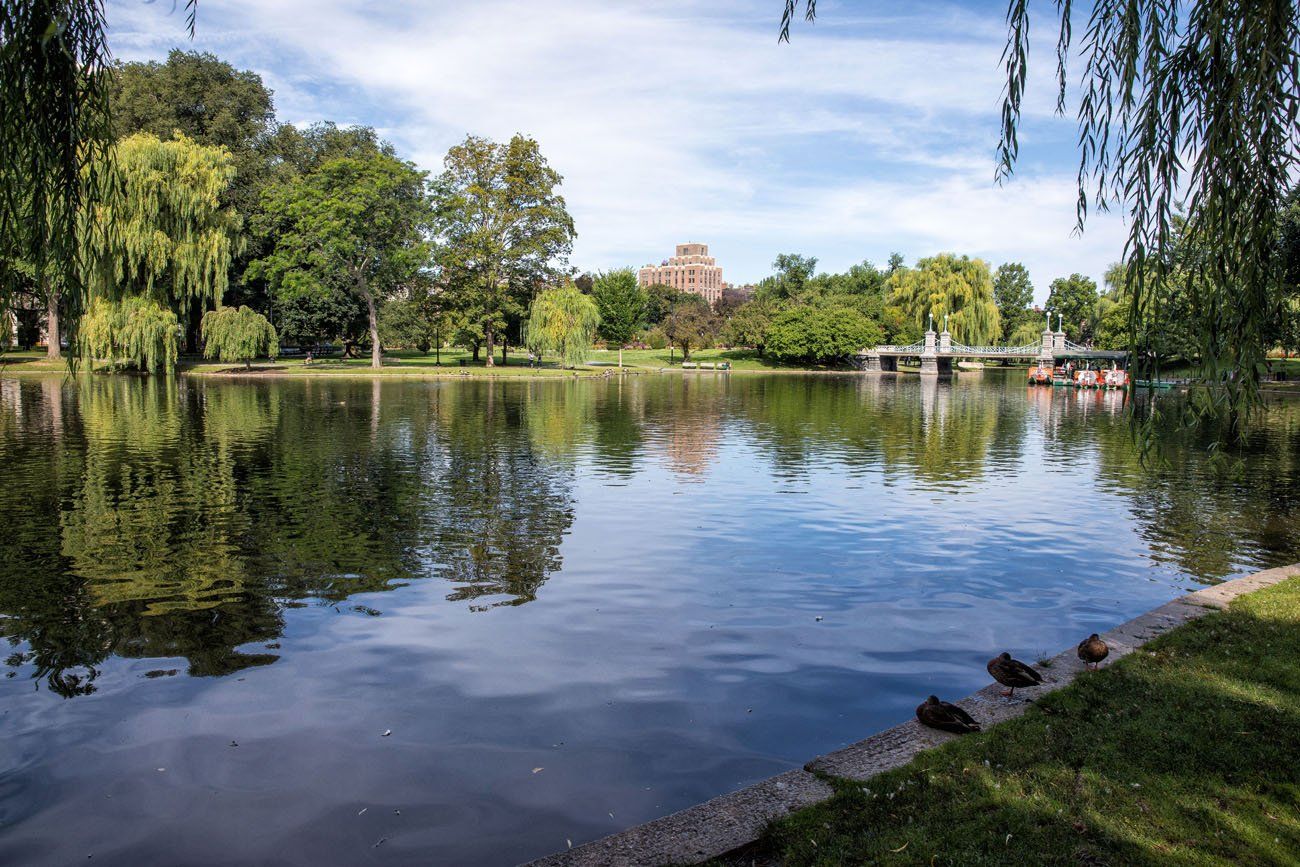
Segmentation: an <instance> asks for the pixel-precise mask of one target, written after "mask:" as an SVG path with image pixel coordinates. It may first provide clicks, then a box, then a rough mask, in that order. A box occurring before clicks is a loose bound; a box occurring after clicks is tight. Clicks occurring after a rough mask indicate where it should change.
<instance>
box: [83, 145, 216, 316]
mask: <svg viewBox="0 0 1300 867" xmlns="http://www.w3.org/2000/svg"><path fill="white" fill-rule="evenodd" d="M234 174H235V169H234V164H233V162H232V161H231V158H230V153H229V151H227V150H226V149H225V148H223V147H207V146H204V145H200V144H196V143H195V142H193V141H192V140H190V139H188V138H185V137H184V136H180V137H178V138H176V139H175V140H173V141H162V140H161V139H159V138H158V137H157V136H153V135H149V134H145V133H141V134H138V135H133V136H128V137H126V138H124V139H122V140H121V141H119V142H118V143H117V144H116V145H115V146H114V147H113V149H112V152H111V154H110V156H109V159H108V160H107V161H106V162H105V163H104V164H103V165H102V166H101V167H100V172H99V181H100V183H101V185H102V186H103V189H102V190H101V191H100V192H99V193H98V195H97V201H96V202H95V204H94V205H93V206H92V207H90V208H89V209H88V210H87V212H86V214H85V219H84V223H85V224H86V225H85V226H84V228H83V231H82V261H83V264H84V267H85V277H86V285H87V288H88V289H89V291H90V293H91V295H93V296H95V297H102V298H106V299H108V300H110V301H114V302H116V301H120V300H122V299H124V298H130V297H143V298H148V299H150V300H151V301H153V302H155V303H156V304H158V305H159V306H162V307H165V308H167V309H170V310H172V311H173V312H175V313H176V315H177V316H178V318H179V319H180V321H182V322H184V321H186V320H187V319H188V317H189V315H190V311H191V310H192V309H195V308H197V309H203V308H204V307H207V306H209V305H212V304H216V303H217V302H219V301H220V300H221V296H222V294H223V293H224V292H225V291H226V279H227V274H228V271H229V267H230V260H231V257H232V256H233V255H234V253H235V251H236V249H237V245H238V243H239V234H238V233H239V217H238V216H237V215H236V214H235V212H234V211H233V210H232V209H231V208H229V207H227V206H225V205H224V204H223V203H222V198H223V196H224V194H225V192H226V189H227V188H228V187H229V186H230V182H231V181H232V180H233V178H234Z"/></svg>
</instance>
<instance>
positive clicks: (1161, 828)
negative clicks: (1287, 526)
mask: <svg viewBox="0 0 1300 867" xmlns="http://www.w3.org/2000/svg"><path fill="white" fill-rule="evenodd" d="M918 696H919V697H920V693H918ZM918 700H919V698H918ZM834 785H835V786H836V790H837V794H836V795H835V797H833V798H832V799H831V800H829V801H827V802H826V803H825V804H822V805H819V806H815V807H811V808H809V809H806V810H803V811H800V812H798V813H795V814H793V815H792V816H791V817H789V818H788V819H785V820H782V821H781V822H779V823H777V824H775V825H774V826H773V827H772V828H771V829H770V830H769V832H768V834H767V836H766V837H765V838H764V840H762V841H761V843H760V844H759V846H758V848H756V850H755V851H754V852H753V853H745V856H744V857H740V856H737V857H735V858H734V859H733V862H732V863H737V864H741V863H743V864H749V863H751V861H756V862H757V863H760V864H767V863H789V864H837V865H838V864H874V863H877V862H880V863H890V864H893V863H904V864H924V865H930V864H936V865H938V864H944V865H949V864H960V865H972V864H1021V863H1024V864H1071V865H1100V864H1188V865H1193V864H1195V865H1201V864H1205V865H1210V864H1214V865H1228V864H1296V863H1300V578H1292V579H1290V580H1288V581H1285V582H1283V583H1281V584H1278V585H1276V586H1274V587H1272V588H1269V589H1265V590H1262V591H1259V592H1257V593H1254V594H1251V595H1249V596H1245V597H1242V598H1241V599H1239V600H1237V601H1236V602H1235V603H1234V604H1233V605H1232V607H1231V609H1230V610H1228V611H1227V612H1224V613H1216V614H1211V615H1209V616H1207V617H1205V618H1202V619H1201V620H1199V621H1196V622H1193V623H1190V624H1188V625H1185V626H1183V627H1181V628H1179V629H1176V630H1174V631H1173V632H1170V633H1168V634H1167V635H1165V636H1164V637H1162V638H1159V639H1157V640H1156V641H1153V642H1152V643H1151V644H1148V645H1147V646H1146V647H1145V648H1144V649H1143V650H1142V651H1139V652H1138V653H1135V654H1133V655H1131V656H1129V657H1127V658H1125V659H1123V660H1121V661H1119V662H1118V663H1116V664H1115V665H1114V666H1112V667H1110V668H1106V669H1103V670H1102V671H1100V672H1096V673H1092V674H1085V675H1083V676H1082V677H1081V678H1080V679H1079V680H1078V681H1076V682H1075V683H1074V684H1072V685H1071V686H1069V687H1067V688H1065V689H1063V690H1060V691H1059V692H1056V693H1053V694H1051V695H1049V696H1046V697H1044V698H1042V699H1041V700H1039V702H1038V703H1037V707H1036V708H1031V709H1030V710H1029V712H1028V713H1027V714H1026V715H1025V716H1023V717H1021V718H1019V719H1016V720H1012V721H1009V722H1007V723H1004V724H1002V725H1000V726H997V727H996V728H993V729H992V730H990V731H988V732H985V733H983V734H978V735H969V736H966V737H963V738H961V739H959V740H956V741H954V742H952V743H949V744H945V745H944V746H943V747H941V748H939V749H936V750H932V751H930V752H928V753H925V754H924V755H922V756H920V757H919V758H917V759H916V760H915V761H913V762H912V763H911V764H909V765H907V766H906V767H903V768H900V769H898V770H896V771H892V772H890V773H887V774H884V775H881V776H879V777H876V778H874V779H872V780H871V781H870V782H868V783H856V782H849V781H834Z"/></svg>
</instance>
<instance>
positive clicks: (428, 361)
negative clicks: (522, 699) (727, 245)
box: [0, 349, 850, 377]
mask: <svg viewBox="0 0 1300 867" xmlns="http://www.w3.org/2000/svg"><path fill="white" fill-rule="evenodd" d="M670 357H671V359H672V361H671V363H670V361H669V359H670ZM439 358H440V359H441V363H439ZM462 360H465V361H466V362H467V364H466V366H464V367H462V366H461V361H462ZM691 360H692V361H704V362H708V361H711V362H718V361H728V362H730V363H731V366H732V369H733V370H737V371H763V370H772V371H791V372H798V371H802V370H817V371H829V370H848V369H850V368H848V367H827V366H821V367H812V368H805V367H799V366H796V365H789V364H781V363H778V362H775V361H772V360H771V359H767V358H760V357H759V355H758V353H756V352H754V351H753V350H748V349H701V350H697V351H696V352H693V353H691ZM496 362H497V363H496V365H495V366H493V367H490V368H489V367H487V366H486V365H485V364H484V363H483V361H482V359H481V358H480V360H479V361H478V362H472V361H470V353H468V352H466V351H464V350H462V349H444V350H443V351H442V353H441V356H437V355H435V354H433V353H429V354H428V355H424V354H421V353H419V352H415V351H407V350H397V351H394V352H387V353H385V354H384V367H383V368H382V369H380V370H378V371H375V370H373V369H372V368H371V367H370V358H369V356H367V357H365V358H346V359H345V358H340V357H338V356H331V357H328V358H317V359H315V360H314V361H313V362H312V363H311V364H310V365H308V364H306V362H305V359H304V358H303V357H302V356H296V355H295V356H283V357H280V358H277V359H276V360H275V361H273V362H268V361H260V362H256V363H254V365H253V369H252V375H257V374H258V373H262V374H280V375H286V374H288V375H294V376H299V375H301V376H309V375H331V374H332V375H339V374H355V375H357V376H374V375H399V376H400V375H408V376H409V375H426V376H427V375H433V376H444V375H445V376H459V375H469V376H515V377H519V376H524V377H546V376H568V377H572V376H574V375H575V374H577V375H579V376H596V375H602V374H604V373H605V372H606V371H608V370H610V369H611V368H616V367H617V366H618V350H601V349H593V350H592V351H591V352H590V354H589V355H588V356H587V364H586V365H584V366H582V367H580V368H578V369H577V370H564V369H563V368H561V367H560V366H559V363H558V362H557V361H556V360H555V359H553V358H547V359H544V360H543V362H542V364H541V365H540V366H539V367H529V366H528V355H527V353H526V352H517V351H512V352H511V354H510V355H509V356H508V364H506V365H505V366H502V365H501V356H500V354H498V355H497V356H496ZM681 363H682V354H681V352H678V351H673V352H671V353H670V352H669V350H667V349H626V350H624V351H623V365H624V367H625V368H629V369H631V370H633V371H641V372H644V371H650V370H660V369H663V368H669V369H680V368H681ZM66 369H67V365H66V363H65V362H62V361H57V362H49V361H46V360H45V353H44V352H43V351H25V352H19V351H10V352H6V353H4V354H2V355H0V370H6V371H8V372H23V371H33V372H34V371H65V370H66ZM83 369H84V367H83ZM178 369H179V370H180V371H181V372H183V373H192V374H200V375H202V374H218V373H219V374H225V373H240V372H242V365H232V364H222V363H219V362H212V361H205V360H201V359H198V358H195V357H185V358H182V359H181V360H180V362H179V364H178Z"/></svg>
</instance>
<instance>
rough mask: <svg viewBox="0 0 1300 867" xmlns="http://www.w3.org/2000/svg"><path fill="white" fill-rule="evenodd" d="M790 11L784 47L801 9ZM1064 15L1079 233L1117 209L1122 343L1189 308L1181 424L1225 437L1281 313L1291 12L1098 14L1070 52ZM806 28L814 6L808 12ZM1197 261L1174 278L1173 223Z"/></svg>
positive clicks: (1223, 1)
mask: <svg viewBox="0 0 1300 867" xmlns="http://www.w3.org/2000/svg"><path fill="white" fill-rule="evenodd" d="M798 5H799V4H798V2H797V0H786V2H785V9H784V14H783V16H782V21H781V36H780V38H781V39H782V40H787V39H788V38H789V27H790V23H791V21H792V20H793V17H794V15H795V12H796V10H797V7H798ZM1029 5H1030V4H1029V0H1010V2H1009V4H1008V7H1007V18H1006V20H1007V44H1006V49H1005V51H1004V52H1003V55H1002V63H1003V65H1004V67H1005V71H1006V87H1005V90H1004V92H1003V106H1002V134H1001V140H1000V144H999V147H998V166H997V177H998V179H999V180H1001V179H1004V178H1006V177H1007V176H1009V175H1010V174H1011V173H1012V171H1013V169H1014V167H1015V163H1016V160H1017V158H1018V156H1019V141H1018V138H1017V132H1018V130H1019V127H1020V120H1021V105H1022V102H1023V99H1024V95H1025V88H1026V81H1027V71H1028V57H1029V46H1030V11H1029ZM1075 6H1076V4H1074V3H1072V2H1071V0H1057V3H1056V22H1055V23H1056V24H1057V36H1056V85H1057V110H1058V112H1061V113H1063V112H1064V111H1065V107H1066V103H1067V99H1068V97H1069V96H1070V90H1071V87H1070V83H1069V76H1068V69H1069V64H1070V62H1071V60H1072V58H1073V59H1077V61H1079V62H1082V64H1083V74H1082V76H1081V79H1080V82H1079V84H1078V86H1077V88H1076V89H1075V93H1074V95H1075V96H1076V97H1077V99H1078V124H1079V129H1078V149H1079V165H1078V173H1077V180H1078V197H1077V200H1076V216H1077V220H1078V227H1079V229H1080V230H1081V229H1082V228H1083V225H1084V222H1085V221H1086V218H1087V215H1088V212H1089V211H1090V210H1094V211H1095V210H1100V211H1105V210H1108V209H1111V208H1117V209H1122V210H1123V211H1124V213H1125V214H1126V216H1127V218H1128V224H1129V235H1128V239H1127V241H1126V244H1125V249H1124V259H1125V261H1126V264H1127V265H1128V268H1127V269H1126V279H1127V280H1128V285H1127V287H1126V288H1127V295H1128V298H1129V304H1130V307H1129V342H1130V348H1131V350H1132V351H1133V353H1134V354H1135V356H1137V357H1139V358H1141V357H1147V356H1149V355H1150V350H1151V347H1150V346H1149V345H1144V342H1143V341H1142V340H1141V339H1140V338H1139V334H1140V333H1147V334H1149V333H1151V330H1150V329H1149V328H1148V329H1141V328H1140V325H1141V324H1142V323H1146V322H1150V321H1151V319H1152V317H1156V318H1157V319H1158V318H1159V317H1160V316H1161V314H1162V312H1163V311H1162V310H1161V309H1160V303H1159V299H1161V298H1163V297H1166V296H1167V295H1169V294H1170V291H1171V287H1170V281H1171V280H1173V279H1175V277H1174V273H1175V271H1177V272H1178V274H1179V275H1180V276H1179V277H1178V278H1177V279H1180V280H1185V281H1186V284H1185V285H1184V286H1181V287H1179V288H1181V289H1184V290H1186V291H1189V292H1190V293H1191V297H1192V299H1193V304H1192V308H1191V314H1190V315H1191V321H1190V325H1191V329H1190V330H1191V333H1192V334H1193V335H1194V341H1195V346H1194V347H1193V349H1194V354H1195V357H1196V362H1197V366H1198V378H1199V380H1200V383H1201V385H1202V387H1201V388H1199V389H1197V390H1196V391H1195V394H1194V397H1193V400H1192V402H1191V405H1190V406H1191V417H1193V418H1195V419H1196V420H1197V421H1199V422H1209V423H1211V424H1212V425H1213V426H1215V427H1216V428H1217V429H1218V430H1220V431H1222V432H1223V433H1224V434H1225V436H1228V437H1240V436H1242V435H1243V434H1244V433H1245V430H1246V427H1247V425H1248V422H1249V420H1250V417H1251V416H1252V415H1253V413H1254V412H1255V411H1256V410H1257V409H1258V407H1259V406H1260V403H1261V402H1260V397H1259V383H1260V380H1261V377H1262V375H1263V372H1264V369H1265V351H1266V348H1267V347H1266V345H1265V341H1266V337H1267V335H1268V333H1269V331H1270V328H1272V327H1273V326H1274V325H1275V324H1276V322H1277V321H1278V319H1279V317H1280V316H1281V315H1282V314H1281V304H1282V301H1283V298H1284V297H1285V295H1284V292H1283V288H1282V282H1281V270H1282V269H1281V261H1280V260H1281V257H1280V255H1279V254H1278V243H1277V237H1278V225H1279V221H1280V218H1281V212H1282V209H1283V206H1284V203H1285V200H1286V196H1287V193H1288V191H1289V190H1290V189H1291V188H1292V187H1293V186H1294V185H1295V183H1296V180H1297V152H1298V150H1300V126H1298V125H1297V115H1298V113H1300V15H1298V13H1300V9H1297V4H1296V2H1295V0H1094V2H1093V3H1092V4H1091V11H1090V12H1089V13H1088V17H1087V24H1086V27H1084V29H1083V31H1082V34H1083V35H1082V37H1081V38H1076V35H1075V28H1074V23H1075V20H1074V16H1075V12H1076V8H1075ZM804 8H805V17H807V18H808V19H810V20H811V19H812V18H813V17H814V16H815V14H816V6H815V3H814V2H812V0H805V3H804ZM1180 209H1184V210H1185V211H1186V213H1187V227H1186V234H1187V237H1189V238H1192V239H1196V240H1197V241H1198V242H1199V243H1200V245H1201V247H1200V250H1201V253H1200V255H1198V256H1196V257H1195V261H1194V263H1193V266H1192V267H1190V268H1188V267H1185V263H1181V262H1180V263H1175V261H1174V258H1175V257H1174V246H1175V243H1176V239H1175V237H1174V227H1175V216H1176V214H1177V213H1178V212H1179V210H1180Z"/></svg>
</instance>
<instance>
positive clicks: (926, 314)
mask: <svg viewBox="0 0 1300 867" xmlns="http://www.w3.org/2000/svg"><path fill="white" fill-rule="evenodd" d="M888 286H889V290H890V294H889V300H888V305H889V307H890V308H892V309H893V311H894V312H895V314H896V316H897V317H898V318H899V319H900V320H901V321H902V322H904V323H906V326H907V327H906V329H905V333H906V334H907V335H908V336H910V337H911V338H913V339H915V338H916V337H918V336H919V335H920V334H921V333H922V332H923V331H925V329H926V328H927V327H929V325H930V322H931V319H930V317H931V316H933V322H934V324H935V326H936V327H942V326H943V324H944V317H945V316H947V317H948V320H947V325H948V330H949V331H950V332H951V333H952V339H953V341H955V342H957V343H965V344H967V345H969V346H981V345H989V344H992V343H994V342H995V341H996V340H997V339H998V337H999V336H1001V333H1002V322H1001V320H1000V319H999V316H998V305H997V302H996V301H995V300H994V296H993V276H992V275H991V274H990V273H989V266H988V265H986V264H985V263H984V261H983V260H982V259H972V258H970V257H969V256H955V255H953V254H952V253H940V254H939V255H937V256H931V257H930V258H928V259H919V260H917V263H916V267H915V268H905V267H900V268H898V269H897V270H895V271H894V273H893V274H891V275H890V276H889V282H888Z"/></svg>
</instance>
